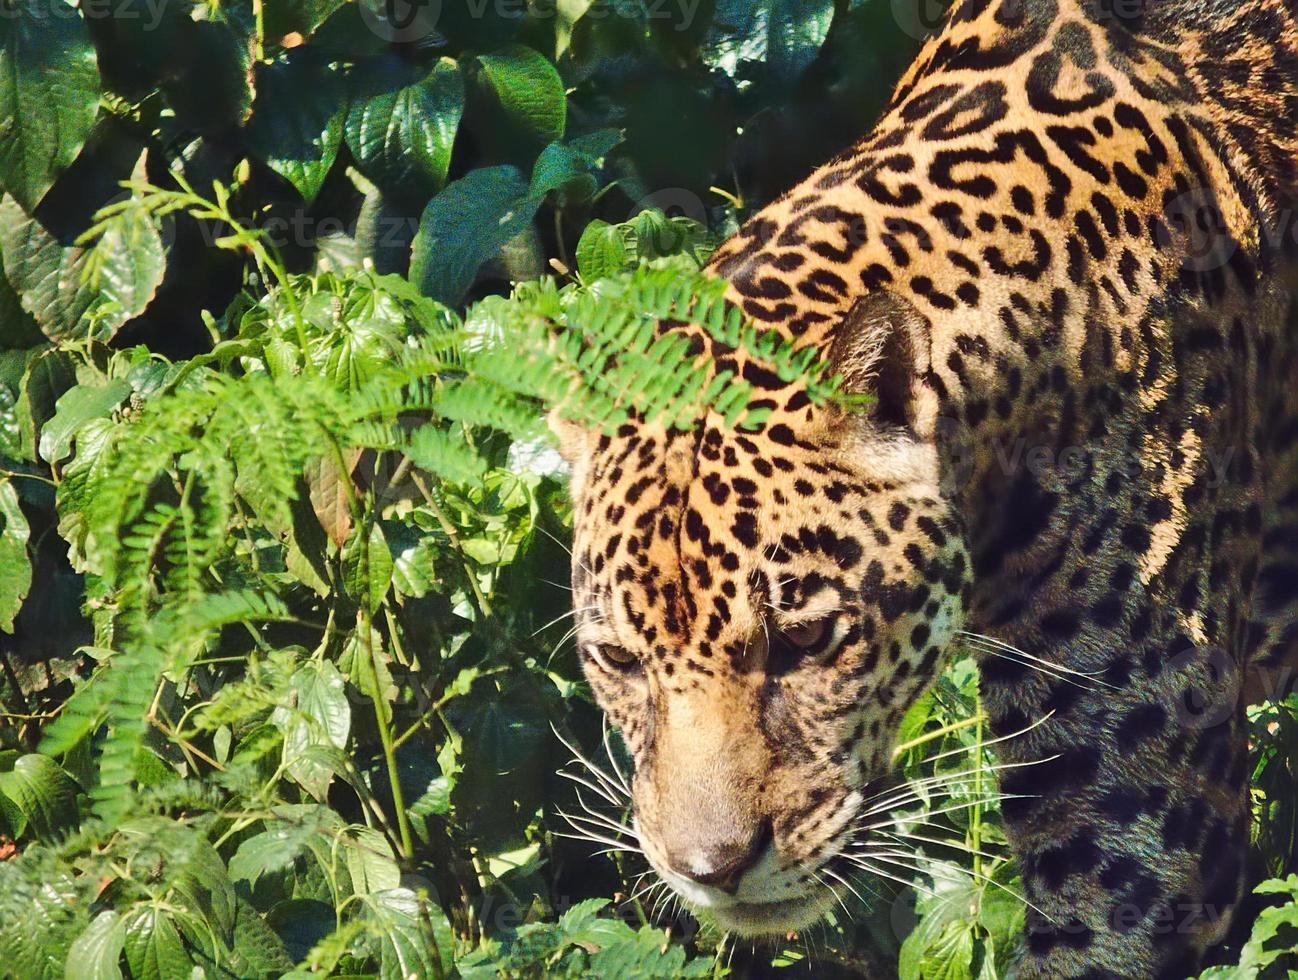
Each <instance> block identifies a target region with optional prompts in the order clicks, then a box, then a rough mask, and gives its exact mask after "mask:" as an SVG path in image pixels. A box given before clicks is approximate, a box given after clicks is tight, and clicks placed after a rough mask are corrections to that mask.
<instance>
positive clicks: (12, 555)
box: [0, 478, 32, 633]
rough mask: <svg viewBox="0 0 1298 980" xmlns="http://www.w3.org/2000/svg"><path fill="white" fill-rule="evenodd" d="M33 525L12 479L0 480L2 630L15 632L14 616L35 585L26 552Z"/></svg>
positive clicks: (0, 605) (0, 618) (0, 601)
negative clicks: (23, 510) (21, 503)
mask: <svg viewBox="0 0 1298 980" xmlns="http://www.w3.org/2000/svg"><path fill="white" fill-rule="evenodd" d="M30 536H31V527H30V526H29V525H28V523H27V517H26V516H25V515H24V514H23V512H22V508H21V507H19V506H18V490H17V489H16V488H15V487H14V485H13V483H12V481H10V480H9V479H7V478H2V479H0V630H3V631H4V632H6V633H12V632H13V630H14V617H15V616H17V615H18V610H20V609H21V608H22V605H23V600H24V599H26V598H27V591H28V590H29V589H30V588H31V585H32V562H31V558H30V557H29V556H28V554H27V541H28V538H30Z"/></svg>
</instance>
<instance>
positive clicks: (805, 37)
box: [703, 0, 834, 85]
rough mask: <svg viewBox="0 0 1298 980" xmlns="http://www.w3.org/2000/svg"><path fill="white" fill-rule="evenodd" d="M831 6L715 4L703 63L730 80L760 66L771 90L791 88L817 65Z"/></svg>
mask: <svg viewBox="0 0 1298 980" xmlns="http://www.w3.org/2000/svg"><path fill="white" fill-rule="evenodd" d="M833 19H834V0H718V2H717V5H716V12H715V14H714V20H713V23H712V26H711V28H709V30H708V35H707V39H706V41H705V42H704V48H703V60H704V61H705V62H706V63H707V64H709V65H710V66H712V67H713V68H715V69H717V70H719V71H722V72H724V73H725V74H727V75H730V76H732V77H736V76H742V75H744V74H745V72H746V71H747V70H748V69H749V68H750V67H751V66H752V65H753V64H754V63H756V64H760V65H762V66H763V67H764V68H765V69H766V70H767V72H768V73H769V76H770V79H771V81H772V83H773V84H775V85H791V84H792V83H793V82H795V81H796V80H797V78H798V76H800V75H801V74H802V73H803V72H804V71H806V69H807V68H808V66H810V65H811V63H812V62H813V61H815V60H816V55H817V54H819V53H820V48H821V46H822V45H823V44H824V43H825V38H826V37H828V36H829V25H830V23H831V22H832V21H833Z"/></svg>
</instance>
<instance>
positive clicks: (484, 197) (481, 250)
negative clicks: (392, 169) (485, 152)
mask: <svg viewBox="0 0 1298 980" xmlns="http://www.w3.org/2000/svg"><path fill="white" fill-rule="evenodd" d="M539 205H540V202H539V200H537V199H536V198H533V197H531V196H529V194H528V184H527V182H526V181H525V180H524V179H523V175H522V174H521V173H520V172H519V171H518V170H517V168H515V167H509V166H500V167H484V168H482V169H479V170H473V171H470V172H469V173H468V174H466V175H465V176H463V177H461V178H460V179H459V180H457V181H455V182H453V183H451V184H448V185H447V187H446V189H445V190H443V191H442V192H441V193H440V194H438V195H437V196H436V197H434V198H433V199H432V200H431V201H429V202H428V207H426V208H425V209H424V213H423V216H422V217H421V218H420V219H419V233H418V234H417V235H416V236H415V242H414V247H413V249H412V250H411V256H410V281H411V282H413V283H414V284H415V285H417V286H418V287H419V288H420V289H421V290H422V291H423V293H424V295H425V296H430V297H432V298H433V299H435V300H438V301H440V302H442V303H445V304H447V305H448V306H455V305H458V304H459V303H460V302H461V301H462V300H463V299H464V295H465V293H467V292H468V291H469V287H471V286H472V285H473V281H474V278H475V277H476V276H477V274H478V269H479V268H480V267H481V266H482V264H483V263H484V262H486V261H487V260H488V259H490V258H491V257H492V256H494V255H495V254H496V253H497V252H499V251H500V250H501V248H502V247H504V245H505V243H506V242H508V241H509V240H510V239H511V238H513V237H514V236H515V235H517V234H518V233H519V232H521V231H522V230H523V229H524V228H525V227H527V223H528V222H529V221H531V220H532V217H533V216H534V215H535V214H536V209H537V207H539Z"/></svg>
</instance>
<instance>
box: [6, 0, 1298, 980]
mask: <svg viewBox="0 0 1298 980" xmlns="http://www.w3.org/2000/svg"><path fill="white" fill-rule="evenodd" d="M407 15H408V16H407ZM915 47H916V40H915V38H912V37H910V36H908V35H906V34H905V33H904V32H903V31H901V30H900V29H899V28H898V26H897V25H896V24H895V23H894V22H893V19H892V13H891V10H890V7H889V5H888V4H885V3H879V2H869V3H859V2H856V0H850V2H849V0H832V2H831V0H814V2H811V3H806V2H800V3H796V4H795V3H792V2H788V0H761V2H753V3H737V2H731V0H715V2H711V3H708V4H704V5H700V4H697V3H688V2H682V3H680V4H676V5H670V4H661V3H643V4H641V3H623V2H617V3H614V2H610V0H593V2H592V0H575V2H572V0H555V2H553V3H545V2H532V3H526V4H524V3H512V2H507V0H500V2H495V3H468V4H464V5H454V4H450V3H444V4H439V3H435V2H433V3H428V4H426V5H425V6H423V7H419V6H415V7H407V6H403V4H402V2H400V0H397V2H393V3H390V4H387V5H384V4H381V3H378V2H377V0H363V2H361V3H356V2H345V0H247V2H245V0H232V2H227V3H220V4H218V3H215V2H211V3H200V4H192V3H190V2H180V0H158V2H149V0H111V2H110V0H82V3H81V5H80V7H78V8H74V7H72V6H69V5H68V4H66V3H65V2H64V0H13V2H12V3H9V4H8V5H7V6H6V8H5V12H4V18H3V24H2V26H0V132H2V133H4V135H5V138H4V140H3V141H0V188H3V191H4V195H3V197H0V267H2V268H0V272H2V273H3V274H2V275H0V667H2V668H3V672H4V673H3V686H2V687H0V695H2V697H3V707H4V712H3V715H0V922H3V923H4V926H3V927H0V963H3V964H4V966H3V970H4V971H5V972H6V973H7V974H8V975H14V976H19V977H23V978H27V977H46V976H58V975H67V976H76V977H82V976H86V977H120V976H124V975H125V976H130V977H146V976H147V977H161V978H169V977H173V976H176V977H179V976H185V977H188V976H191V975H194V970H195V969H198V970H201V971H202V975H206V976H222V977H225V976H229V977H259V976H306V975H308V974H320V975H340V976H341V975H377V976H382V977H397V976H401V977H405V976H411V975H416V976H433V977H446V976H452V975H457V974H458V975H460V976H463V977H476V976H484V977H485V976H489V975H490V976H496V975H500V974H502V973H503V974H507V975H513V976H541V975H551V974H557V975H563V976H574V977H576V976H609V975H617V976H620V975H635V976H664V977H666V976H672V977H675V976H702V975H709V974H711V975H721V974H724V973H725V972H727V971H728V970H730V969H731V968H744V967H745V965H752V964H755V963H760V964H761V965H762V967H763V968H764V969H766V968H771V967H772V966H773V967H774V968H776V969H778V968H784V967H789V968H792V969H801V968H802V966H801V964H802V962H803V961H804V960H805V959H806V958H807V957H808V956H814V958H815V959H816V961H817V971H818V973H823V974H826V975H830V974H832V973H834V972H835V971H836V972H838V973H840V974H843V973H853V972H862V971H865V972H868V971H871V970H874V971H879V972H882V973H885V974H886V973H887V972H888V971H889V970H892V969H899V972H900V973H901V975H902V976H905V977H921V976H923V977H927V976H934V975H943V976H951V977H958V976H975V975H977V976H980V977H992V976H999V975H1001V974H1003V973H1004V971H1005V969H1006V965H1007V964H1008V963H1009V962H1010V960H1011V959H1012V957H1013V955H1014V952H1015V943H1016V937H1017V931H1018V928H1019V926H1020V925H1021V922H1022V918H1023V914H1022V904H1021V902H1020V901H1019V900H1018V899H1016V898H1014V897H1013V892H1014V890H1015V888H1016V882H1015V878H1014V870H1013V865H1012V862H1011V861H1010V859H1009V856H1008V850H1007V847H1006V844H1005V840H1004V836H1003V832H1002V831H1001V829H1000V824H999V817H998V813H997V808H996V795H995V791H994V786H993V785H992V774H991V772H990V771H984V770H987V767H990V766H992V765H994V748H995V746H994V744H992V743H990V742H989V741H988V740H987V739H986V737H985V730H984V723H983V718H982V715H981V712H980V710H979V707H978V701H977V676H976V671H975V669H974V666H973V662H972V661H971V660H967V659H966V660H961V661H959V662H958V663H957V664H956V665H955V666H953V667H952V669H951V670H950V671H949V672H948V674H947V675H946V677H945V678H944V679H943V681H942V682H941V684H940V685H939V686H938V687H937V688H936V689H935V690H934V691H933V692H932V693H931V694H930V695H928V696H927V697H926V698H924V699H923V700H922V702H921V703H920V704H919V705H918V706H917V707H916V709H915V711H914V712H913V713H912V714H911V715H910V716H909V717H908V719H907V722H906V726H907V727H906V733H905V737H904V740H903V747H902V750H901V751H900V752H899V760H898V761H899V765H900V766H901V767H902V770H903V771H904V773H905V774H906V775H907V776H908V777H909V778H910V779H911V783H910V786H911V789H910V790H908V791H906V792H905V793H904V794H902V795H899V796H897V797H896V798H890V799H888V800H885V801H882V802H885V803H888V804H896V805H897V807H899V808H900V811H901V815H900V816H899V817H896V818H893V817H891V816H889V817H888V821H889V822H888V825H887V827H886V828H881V829H882V830H884V831H885V832H886V833H889V834H893V835H895V840H896V841H897V844H898V847H897V853H896V854H894V855H892V856H891V857H890V858H889V859H887V860H881V861H880V863H878V864H877V865H876V866H874V867H873V868H871V869H863V870H869V871H872V872H873V877H872V878H870V877H863V878H862V880H861V881H859V882H857V881H847V880H844V881H842V882H841V883H840V885H841V887H840V888H839V897H840V899H841V900H842V910H841V911H842V915H841V916H840V915H835V916H832V917H831V919H830V921H829V922H828V923H827V924H826V926H825V928H824V930H823V931H822V932H820V933H818V934H817V935H816V936H814V937H810V938H809V939H808V938H807V937H799V938H798V939H797V940H796V941H792V942H790V943H789V944H788V946H787V948H784V949H779V948H776V949H772V950H765V951H760V950H755V949H748V948H743V947H740V948H736V947H734V946H733V945H732V944H730V943H729V942H728V941H727V939H726V938H725V937H723V936H719V935H717V934H716V933H715V930H713V929H711V928H710V927H709V926H708V925H707V923H703V924H702V925H701V926H700V924H699V923H696V922H695V921H694V920H693V919H692V918H690V917H689V916H688V915H686V914H683V913H679V912H678V911H677V910H674V909H672V908H670V906H671V902H670V901H669V900H668V896H667V895H665V894H664V893H663V890H662V889H661V887H657V886H654V885H653V884H652V883H650V882H649V881H648V880H647V879H646V878H645V876H644V873H645V871H646V868H645V865H644V864H643V862H642V861H641V860H640V857H639V855H638V854H636V853H635V850H634V848H633V847H632V846H631V842H629V841H628V840H627V838H626V836H625V833H624V830H623V829H622V820H623V818H624V816H625V814H624V813H623V812H622V810H623V802H624V795H625V794H624V793H623V792H622V790H621V788H620V780H621V778H622V777H621V772H622V770H620V769H619V766H621V765H622V764H623V761H624V760H623V759H622V758H621V756H620V754H619V752H620V749H619V746H618V744H617V742H616V739H615V738H614V737H612V736H611V733H608V732H606V731H605V730H604V729H603V727H602V723H601V720H600V718H599V715H598V712H597V711H596V710H595V709H594V707H593V705H592V704H591V702H590V698H589V694H588V692H587V691H586V689H585V688H584V686H583V684H582V682H581V679H580V672H579V670H578V667H577V663H576V659H575V657H574V655H573V650H572V647H571V643H570V642H569V640H570V634H569V631H568V628H567V617H566V616H565V615H564V612H565V610H567V608H568V606H569V597H568V592H567V588H566V586H565V585H564V584H563V582H564V581H565V580H566V579H567V576H568V555H567V553H566V550H565V547H564V545H563V540H564V538H565V535H566V528H567V524H568V516H569V515H568V510H567V506H568V505H567V499H566V492H565V488H564V486H563V476H562V471H561V468H560V467H559V466H558V465H557V460H556V458H555V454H554V453H553V451H552V450H551V449H550V448H549V446H548V444H547V442H546V441H545V440H546V429H545V426H544V424H543V422H542V415H543V409H544V408H547V407H550V406H558V407H559V409H560V411H561V412H563V413H564V414H566V415H568V416H569V417H571V418H573V419H576V420H579V421H581V422H582V423H583V424H587V425H592V426H606V425H611V424H615V423H616V422H617V421H618V420H619V419H622V418H625V416H626V415H627V413H628V412H632V411H634V412H637V413H640V414H642V415H657V416H659V417H662V418H664V419H666V420H668V421H671V422H674V423H676V424H682V425H688V424H689V423H690V422H691V421H692V420H693V419H694V418H696V417H698V415H699V414H700V413H701V412H703V411H704V410H714V411H720V412H722V413H724V414H725V415H726V416H727V418H728V419H729V421H730V423H731V424H733V425H736V426H743V425H745V424H751V423H752V422H753V421H754V420H755V419H756V418H757V416H758V415H759V414H760V410H755V409H750V407H749V398H748V394H749V392H748V390H747V388H746V386H745V385H744V384H742V383H741V382H739V381H737V380H736V379H733V378H729V377H726V376H722V377H719V378H714V377H712V376H711V375H710V374H708V372H707V371H706V369H705V367H706V366H705V365H701V364H699V363H696V362H695V361H692V360H690V359H689V358H688V357H686V356H684V351H683V349H682V347H681V344H680V341H679V340H678V339H675V338H673V337H672V336H670V335H668V336H659V335H658V333H657V332H656V331H655V330H654V329H653V324H654V323H655V322H656V321H657V320H658V319H659V318H670V319H690V320H693V321H696V322H698V323H700V324H701V325H702V327H703V328H704V329H706V330H708V331H710V332H711V333H712V334H713V335H714V336H716V337H718V338H720V339H722V340H724V341H725V342H726V343H728V344H730V345H732V346H742V347H745V348H747V349H749V350H751V351H752V352H754V353H755V355H757V356H759V357H761V358H762V359H764V360H765V361H766V362H768V363H769V364H770V365H771V366H772V368H773V369H775V370H777V371H778V372H780V373H781V374H783V375H784V376H786V377H793V376H795V375H800V376H802V377H804V378H806V379H807V384H808V386H809V388H810V390H811V392H812V394H813V396H814V397H816V398H817V399H833V398H837V397H839V396H838V395H837V393H836V392H835V390H834V385H833V381H832V379H829V378H825V377H824V376H823V375H822V374H821V373H819V370H818V366H817V365H815V364H812V363H811V362H810V361H809V360H808V359H807V355H798V354H796V353H795V352H794V351H792V350H791V349H789V348H788V347H786V346H784V345H782V344H781V343H779V342H778V340H777V339H775V338H771V337H767V336H763V335H761V334H760V333H759V332H758V331H756V330H754V329H753V328H752V327H751V325H749V324H747V323H745V322H744V321H743V319H742V318H741V317H739V316H738V314H737V313H736V312H734V311H733V310H730V309H729V308H728V307H726V305H725V304H724V303H723V302H722V299H721V296H720V295H719V290H718V286H717V285H716V284H715V283H711V282H709V281H707V280H705V279H702V278H700V277H699V276H698V269H699V267H700V265H701V263H702V262H703V260H704V259H705V258H706V256H707V254H708V253H709V251H710V250H711V248H712V247H714V245H715V244H716V242H717V241H718V240H719V239H720V238H721V237H723V236H724V235H725V234H727V233H728V232H729V231H731V230H733V229H734V228H735V227H736V226H737V224H738V223H739V221H741V220H742V219H743V217H744V216H745V215H746V214H747V213H748V212H749V211H750V210H751V209H752V208H753V207H754V206H757V205H760V204H761V203H762V202H764V201H765V200H768V199H770V198H771V197H772V196H773V195H775V194H776V193H778V192H780V191H782V190H784V189H785V188H786V187H788V186H789V185H790V184H792V183H793V182H794V181H795V180H796V179H798V178H799V177H801V176H802V175H803V174H804V173H805V172H807V171H808V170H809V169H810V168H811V167H812V166H813V165H814V164H815V163H817V162H818V161H819V160H821V159H823V158H825V157H827V156H828V155H830V154H831V153H832V152H834V151H835V150H836V149H838V148H839V147H840V146H841V145H843V144H844V143H846V142H847V141H848V140H849V139H850V138H851V137H852V136H853V135H855V134H857V133H859V132H861V131H862V130H864V129H865V128H866V126H867V125H868V124H869V122H870V120H871V118H872V116H873V113H874V111H875V108H876V107H877V106H879V105H880V104H881V103H882V102H883V100H884V99H885V97H886V95H887V92H888V89H889V87H890V85H891V81H892V78H893V77H894V76H895V74H896V73H897V72H898V71H899V70H900V69H901V68H902V67H903V66H904V65H905V64H906V63H907V62H908V61H909V59H910V56H911V54H912V53H913V51H914V50H915ZM546 273H549V274H552V275H553V276H554V278H548V279H547V278H542V276H543V274H546ZM515 284H516V285H515ZM1267 712H1268V713H1266V714H1259V716H1258V719H1257V725H1256V727H1257V731H1258V733H1259V734H1258V747H1257V767H1258V785H1259V787H1260V791H1259V796H1258V806H1259V812H1260V813H1262V815H1263V816H1264V817H1265V818H1266V819H1265V821H1264V823H1263V828H1264V829H1263V834H1264V837H1263V839H1262V840H1261V841H1260V844H1261V845H1262V850H1263V852H1264V853H1265V854H1267V855H1268V856H1269V859H1270V863H1269V871H1270V872H1271V873H1273V874H1276V875H1283V874H1284V873H1285V872H1286V871H1287V870H1288V869H1289V868H1290V867H1291V866H1292V865H1291V863H1289V862H1290V859H1291V855H1292V851H1293V833H1292V828H1293V826H1294V823H1293V813H1292V802H1291V797H1289V798H1286V797H1284V796H1283V795H1281V794H1282V790H1280V789H1279V788H1278V787H1279V786H1280V784H1281V777H1283V776H1289V775H1291V774H1292V767H1293V762H1292V760H1293V757H1294V755H1293V750H1292V746H1293V744H1294V742H1293V739H1292V736H1291V733H1292V731H1293V728H1292V726H1293V725H1294V724H1298V722H1295V721H1294V715H1293V713H1292V712H1291V711H1290V710H1289V709H1288V708H1285V707H1283V706H1274V707H1272V708H1269V709H1267ZM574 750H575V751H579V752H581V753H582V757H583V758H585V759H587V762H586V763H584V764H582V763H576V764H574V766H571V767H568V770H569V771H568V772H567V774H568V775H570V776H572V777H574V779H575V782H572V781H567V780H564V779H563V778H561V776H562V774H561V773H557V772H556V770H557V769H558V768H559V767H560V764H561V763H562V762H563V761H564V759H566V758H568V756H569V755H570V753H571V752H572V751H574ZM592 792H593V794H594V795H593V796H592V795H591V794H592ZM583 794H584V795H583ZM1286 800H1288V802H1286ZM596 803H599V804H600V805H598V806H596V805H594V804H596ZM583 805H589V808H588V809H586V810H584V811H583V809H582V807H583ZM893 808H894V807H891V806H890V807H889V809H893ZM881 812H882V811H881ZM565 813H566V814H569V816H567V817H565V816H564V814H565ZM881 819H882V818H881ZM569 835H571V836H569ZM574 838H575V839H574ZM593 841H598V842H599V843H593ZM912 885H913V886H914V887H913V888H912V887H911V886H912ZM1286 887H1287V886H1286ZM912 899H913V901H912ZM1288 914H1289V912H1287V911H1286V912H1278V913H1266V914H1265V915H1264V917H1263V918H1260V919H1259V920H1258V929H1259V932H1258V934H1257V935H1256V936H1255V937H1254V942H1253V943H1252V944H1250V945H1249V946H1248V947H1247V948H1246V949H1245V951H1244V954H1243V955H1244V960H1243V961H1242V965H1241V967H1240V969H1241V970H1247V969H1253V966H1251V965H1250V964H1254V965H1264V964H1265V963H1266V962H1267V961H1269V960H1275V961H1276V963H1279V962H1281V961H1280V958H1279V955H1278V954H1277V955H1274V956H1273V955H1272V954H1273V953H1274V952H1275V949H1273V947H1274V946H1275V941H1276V937H1279V938H1280V939H1281V940H1283V939H1284V933H1283V930H1282V929H1281V926H1282V925H1283V922H1284V921H1285V919H1284V917H1285V916H1287V915H1288ZM1268 930H1269V931H1268ZM1250 950H1252V952H1250ZM1249 957H1252V959H1249ZM898 963H899V964H900V965H899V967H898V966H896V965H895V964H898ZM1229 975H1232V976H1233V975H1234V974H1229ZM1240 975H1241V976H1243V975H1247V976H1253V975H1254V974H1252V973H1244V974H1240Z"/></svg>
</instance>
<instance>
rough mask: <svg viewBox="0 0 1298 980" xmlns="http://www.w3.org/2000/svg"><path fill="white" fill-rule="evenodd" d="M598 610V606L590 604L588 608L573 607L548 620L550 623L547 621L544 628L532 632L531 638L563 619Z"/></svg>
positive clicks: (540, 627)
mask: <svg viewBox="0 0 1298 980" xmlns="http://www.w3.org/2000/svg"><path fill="white" fill-rule="evenodd" d="M598 608H599V606H598V605H596V604H592V605H589V606H581V607H580V608H577V607H574V608H572V609H569V610H568V611H567V612H565V613H563V614H562V615H559V616H555V617H554V619H552V620H550V621H549V622H548V623H546V624H545V625H544V626H539V627H537V629H536V630H534V631H533V633H532V635H533V636H536V635H537V634H538V633H544V632H545V631H546V630H548V629H549V628H550V627H551V626H553V625H554V624H555V623H562V622H563V621H564V620H565V619H567V618H568V617H569V616H580V615H581V614H582V613H585V612H591V611H592V610H595V609H598Z"/></svg>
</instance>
